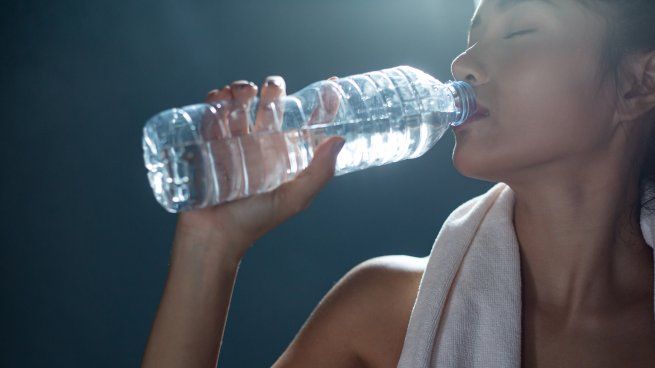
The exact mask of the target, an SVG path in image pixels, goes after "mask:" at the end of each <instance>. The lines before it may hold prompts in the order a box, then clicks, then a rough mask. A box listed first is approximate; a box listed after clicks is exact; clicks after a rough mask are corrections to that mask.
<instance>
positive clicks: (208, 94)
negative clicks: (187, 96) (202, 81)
mask: <svg viewBox="0 0 655 368" xmlns="http://www.w3.org/2000/svg"><path fill="white" fill-rule="evenodd" d="M217 93H218V90H217V89H212V90H211V91H209V93H207V96H213V95H215V94H217Z"/></svg>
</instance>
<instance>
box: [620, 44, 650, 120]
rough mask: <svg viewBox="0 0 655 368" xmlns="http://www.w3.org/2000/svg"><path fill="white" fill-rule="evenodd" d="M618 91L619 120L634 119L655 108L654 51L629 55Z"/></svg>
mask: <svg viewBox="0 0 655 368" xmlns="http://www.w3.org/2000/svg"><path fill="white" fill-rule="evenodd" d="M624 66H625V68H624V71H623V75H622V78H621V81H620V86H619V91H620V95H619V96H618V97H619V109H618V110H619V111H617V114H618V115H619V118H620V121H634V120H636V119H638V118H640V117H641V116H643V115H645V114H647V113H649V112H650V111H651V110H653V109H655V51H650V52H645V53H639V54H634V55H630V57H629V59H628V61H627V62H626V64H625V65H624Z"/></svg>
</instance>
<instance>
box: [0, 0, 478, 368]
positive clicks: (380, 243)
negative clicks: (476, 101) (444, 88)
mask: <svg viewBox="0 0 655 368" xmlns="http://www.w3.org/2000/svg"><path fill="white" fill-rule="evenodd" d="M3 8H4V11H3V14H2V24H1V25H0V27H2V34H1V36H0V37H1V39H2V45H3V51H2V55H0V58H2V76H1V78H2V91H1V92H0V93H1V94H2V114H3V122H2V126H3V134H1V135H0V140H1V141H0V142H1V147H2V160H3V164H2V171H3V172H2V189H1V190H0V195H2V198H1V200H2V204H3V206H4V208H3V211H2V213H3V221H2V225H3V230H2V235H1V236H2V247H1V252H2V260H1V261H2V267H1V272H2V275H1V278H0V279H1V282H2V285H1V286H2V294H3V298H2V300H3V303H2V311H1V314H0V315H1V316H2V319H3V320H4V321H3V322H2V326H3V328H2V334H3V335H4V336H3V338H2V343H1V345H2V347H3V350H4V351H3V353H2V354H1V355H0V364H1V365H2V366H3V367H37V366H38V367H43V366H52V367H64V366H93V367H128V366H137V365H138V364H139V361H140V357H141V354H142V351H143V348H144V345H145V342H146V338H147V336H148V333H149V329H150V326H151V323H152V319H153V317H154V313H155V310H156V307H157V304H158V302H159V297H160V295H161V291H162V287H163V284H164V281H165V278H166V272H167V265H168V256H169V252H170V246H171V239H172V235H173V230H174V224H175V219H176V217H175V215H172V214H169V213H167V212H165V211H164V210H163V209H162V208H160V207H159V205H158V204H157V203H156V202H155V200H154V197H153V196H152V192H151V190H150V188H149V186H148V183H147V179H146V171H145V168H144V166H143V157H142V151H141V141H140V140H141V129H142V126H143V123H144V122H145V120H147V119H148V118H149V117H150V116H152V115H153V114H154V113H156V112H158V111H160V110H163V109H165V108H168V107H172V106H182V105H186V104H190V103H193V102H197V101H199V100H201V99H202V98H204V96H205V94H206V92H207V91H208V90H210V89H213V88H216V87H221V86H223V85H225V84H227V83H229V82H230V81H232V80H236V79H249V80H253V81H255V82H256V83H258V84H259V83H261V81H262V80H263V79H264V77H265V76H267V75H270V74H279V75H282V76H284V77H285V79H286V80H287V85H288V90H289V93H292V92H294V91H296V90H298V89H299V88H301V87H303V86H305V85H307V84H309V83H311V82H313V81H316V80H318V79H324V78H327V77H329V76H332V75H337V76H346V75H351V74H355V73H361V72H366V71H370V70H377V69H382V68H386V67H392V66H396V65H400V64H409V65H413V66H416V67H418V68H421V69H423V70H425V71H427V72H429V73H432V74H433V75H435V76H437V77H438V78H439V79H440V80H442V81H446V80H449V79H451V78H452V76H451V74H450V62H451V60H452V59H453V58H454V57H455V56H456V55H457V54H459V52H461V51H462V50H463V48H464V47H465V44H466V40H465V37H466V34H465V33H466V27H467V22H468V19H469V18H470V16H471V14H472V11H473V4H472V2H469V1H461V0H403V1H396V0H378V1H375V0H331V1H316V0H278V1H265V0H239V1H208V0H205V1H199V0H194V1H172V0H159V1H152V0H139V1H131V2H127V1H123V2H120V1H96V0H86V1H76V2H73V1H66V0H62V1H27V0H25V1H17V2H14V4H5V6H4V7H3ZM453 145H454V136H453V134H452V132H448V133H447V134H446V135H445V136H444V138H443V139H442V140H441V141H440V142H439V143H438V144H437V146H436V147H435V148H433V149H432V150H431V151H429V152H428V153H427V154H426V155H424V156H422V157H420V158H417V159H413V160H407V161H403V162H400V163H395V164H390V165H386V166H383V167H378V168H371V169H368V170H364V171H360V172H356V173H351V174H348V175H345V176H341V177H338V178H335V179H334V180H333V181H331V182H330V183H329V184H328V185H327V187H326V188H325V190H324V191H322V192H321V193H320V194H319V195H318V197H317V198H316V199H315V200H314V202H313V204H312V206H311V207H310V208H309V209H308V210H307V211H305V212H303V213H302V214H300V215H298V216H296V217H294V218H293V219H291V220H290V221H288V222H286V223H285V224H283V225H282V226H280V227H279V228H277V229H275V230H274V231H272V232H271V233H269V234H267V235H266V236H265V237H264V238H262V239H261V240H260V241H259V242H257V243H256V244H255V246H254V248H252V250H251V251H250V252H249V253H248V254H247V256H246V258H245V259H244V261H243V263H242V265H241V269H240V271H239V275H238V279H237V283H236V287H235V291H234V296H233V301H232V306H231V309H230V314H229V316H228V323H227V329H226V332H225V342H224V345H223V350H222V354H221V360H220V363H221V364H220V365H221V366H224V367H262V366H270V365H271V364H272V363H273V362H274V360H275V359H276V358H277V357H278V356H279V354H280V353H281V352H282V351H283V350H284V349H285V348H286V346H287V345H288V343H289V342H290V341H291V339H292V338H293V336H294V334H295V333H296V332H297V331H298V329H299V328H300V326H301V325H302V323H303V322H304V321H305V320H306V318H307V317H308V315H309V314H310V312H311V311H312V309H313V308H314V307H315V306H316V304H317V303H318V301H319V300H320V298H321V297H322V296H323V295H324V294H325V293H326V292H327V291H328V290H329V289H330V287H331V286H332V285H333V284H334V283H335V282H336V281H337V280H338V279H339V278H340V277H341V276H342V275H343V274H344V273H345V272H347V271H348V270H349V269H350V268H352V267H353V266H355V265H356V264H357V263H359V262H361V261H363V260H365V259H368V258H371V257H375V256H380V255H388V254H408V255H412V256H425V255H427V254H428V253H429V251H430V248H431V246H432V242H433V240H434V238H435V237H436V234H437V232H438V230H439V228H440V226H441V224H442V222H443V220H445V218H446V217H447V216H448V214H449V213H450V212H451V211H452V210H453V209H454V208H455V207H457V206H458V205H459V204H461V203H462V202H464V201H465V200H467V199H469V198H471V197H472V196H475V195H477V194H480V193H482V192H483V191H485V190H486V189H488V188H489V187H490V186H491V183H486V182H481V181H476V180H472V179H469V178H465V177H463V176H461V175H459V174H458V173H457V172H456V171H455V169H454V168H453V166H452V163H451V152H452V148H453Z"/></svg>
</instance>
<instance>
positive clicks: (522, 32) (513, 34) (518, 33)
mask: <svg viewBox="0 0 655 368" xmlns="http://www.w3.org/2000/svg"><path fill="white" fill-rule="evenodd" d="M534 31H535V29H525V30H522V31H517V32H513V33H510V34H508V35H507V36H505V37H504V39H509V38H512V37H514V36H518V35H522V34H525V33H531V32H534Z"/></svg>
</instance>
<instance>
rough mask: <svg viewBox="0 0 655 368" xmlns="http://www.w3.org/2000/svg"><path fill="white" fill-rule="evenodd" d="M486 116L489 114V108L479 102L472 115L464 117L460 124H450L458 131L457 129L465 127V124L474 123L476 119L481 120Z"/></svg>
mask: <svg viewBox="0 0 655 368" xmlns="http://www.w3.org/2000/svg"><path fill="white" fill-rule="evenodd" d="M488 116H489V109H487V108H486V107H484V105H482V104H480V103H477V110H476V111H475V113H474V114H473V115H471V116H469V117H468V119H466V120H465V121H464V122H463V123H462V124H460V125H457V126H453V125H451V126H452V128H453V130H455V131H459V130H461V129H463V128H464V127H467V126H469V125H471V124H472V123H474V122H476V121H478V120H482V119H485V118H487V117H488Z"/></svg>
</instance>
